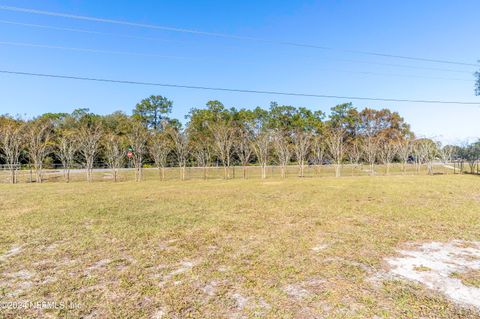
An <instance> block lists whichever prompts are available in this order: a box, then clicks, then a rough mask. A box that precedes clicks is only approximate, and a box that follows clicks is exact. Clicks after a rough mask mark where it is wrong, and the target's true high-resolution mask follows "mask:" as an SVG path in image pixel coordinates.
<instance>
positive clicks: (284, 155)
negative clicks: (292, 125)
mask: <svg viewBox="0 0 480 319" xmlns="http://www.w3.org/2000/svg"><path fill="white" fill-rule="evenodd" d="M273 146H274V150H275V154H276V155H277V158H278V163H279V164H280V167H281V175H282V178H286V177H287V166H288V164H289V163H290V158H291V155H292V152H291V144H290V142H289V140H288V137H287V136H286V134H285V132H284V131H282V130H277V131H275V132H274V133H273Z"/></svg>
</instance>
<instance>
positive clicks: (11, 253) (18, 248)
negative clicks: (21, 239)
mask: <svg viewBox="0 0 480 319" xmlns="http://www.w3.org/2000/svg"><path fill="white" fill-rule="evenodd" d="M22 250H23V246H13V247H12V248H10V250H9V251H7V252H6V253H5V254H3V255H1V256H0V261H5V260H7V259H8V258H10V257H13V256H15V255H18V254H20V253H21V252H22Z"/></svg>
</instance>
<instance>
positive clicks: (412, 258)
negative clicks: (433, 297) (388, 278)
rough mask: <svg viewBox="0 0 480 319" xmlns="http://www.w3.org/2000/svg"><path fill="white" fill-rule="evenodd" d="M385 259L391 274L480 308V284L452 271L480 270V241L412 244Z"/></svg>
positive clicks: (465, 304)
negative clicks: (456, 276) (478, 285)
mask: <svg viewBox="0 0 480 319" xmlns="http://www.w3.org/2000/svg"><path fill="white" fill-rule="evenodd" d="M410 247H411V248H409V249H403V250H400V251H399V254H400V256H398V257H391V258H388V259H386V261H387V263H388V265H389V266H390V272H391V274H393V275H395V276H398V277H402V278H404V279H408V280H412V281H415V282H419V283H421V284H423V285H425V286H426V287H428V288H429V289H432V290H435V291H438V292H440V293H442V294H444V295H445V296H447V297H448V298H450V299H451V300H453V301H454V302H456V303H458V304H461V305H464V306H471V307H475V308H477V309H478V310H480V288H477V287H473V286H467V285H465V284H464V283H463V282H462V280H460V279H458V278H455V276H452V274H455V273H464V272H468V271H472V270H480V242H466V241H460V240H454V241H451V242H448V243H440V242H430V243H424V244H420V245H410Z"/></svg>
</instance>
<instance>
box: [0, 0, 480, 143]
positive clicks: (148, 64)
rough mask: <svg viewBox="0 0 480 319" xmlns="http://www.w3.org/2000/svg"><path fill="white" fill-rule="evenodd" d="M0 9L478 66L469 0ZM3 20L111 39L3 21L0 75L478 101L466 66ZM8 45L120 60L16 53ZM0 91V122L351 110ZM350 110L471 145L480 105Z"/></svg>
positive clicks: (126, 91) (15, 15)
mask: <svg viewBox="0 0 480 319" xmlns="http://www.w3.org/2000/svg"><path fill="white" fill-rule="evenodd" d="M0 5H4V6H15V7H24V8H30V9H38V10H45V11H55V12H64V13H71V14H76V15H85V16H95V17H102V18H109V19H117V20H125V21H132V22H140V23H148V24H156V25H165V26H171V27H178V28H187V29H194V30H201V31H207V32H218V33H227V34H232V35H238V36H247V37H255V38H264V39H272V40H277V41H291V42H302V43H311V44H315V45H324V46H328V47H333V48H338V49H354V50H364V51H375V52H384V53H389V54H397V55H408V56H418V57H426V58H435V59H446V60H455V61H464V62H467V63H475V62H476V61H477V60H478V59H480V42H479V41H478V36H479V35H478V30H480V20H479V19H478V12H480V2H479V1H476V0H471V1H468V0H464V1H461V2H458V1H449V0H425V1H400V0H398V1H380V0H379V1H369V0H365V1H354V0H351V1H338V0H337V1H333V0H332V1H313V0H311V1H278V0H277V1H273V0H262V1H258V0H257V1H254V0H243V1H153V0H151V1H92V0H90V1H79V0H62V1H60V0H56V1H53V0H42V1H40V0H31V1H25V0H16V1H2V0H0ZM0 20H1V21H10V22H15V23H27V24H40V25H48V26H53V27H60V28H77V29H84V30H91V31H96V32H102V33H111V34H115V35H98V34H88V33H75V32H67V31H59V30H51V29H41V28H32V27H26V26H20V25H14V24H7V23H0V68H1V69H6V70H16V71H27V72H39V73H41V72H43V73H54V74H67V75H79V76H88V77H103V78H114V79H125V80H138V81H151V82H163V83H177V84H187V85H189V84H190V85H200V86H215V87H231V88H244V89H253V90H275V91H289V92H304V93H316V94H328V95H342V96H373V97H387V98H409V99H435V100H455V101H479V105H480V97H475V96H474V90H473V85H474V77H473V72H474V71H475V68H474V67H471V66H470V67H469V66H460V65H448V64H438V63H428V62H415V61H406V60H399V59H391V58H382V57H373V56H367V55H361V54H353V53H347V52H344V51H341V50H319V49H310V48H298V47H289V46H282V45H278V44H266V43H258V42H253V41H247V40H234V39H225V38H218V37H209V36H203V35H192V34H185V33H176V32H169V31H161V30H152V29H145V28H137V27H129V26H123V25H112V24H104V23H97V22H91V21H78V20H72V19H66V18H60V17H51V16H50V17H49V16H41V15H34V14H27V13H19V12H10V11H3V10H0ZM117 35H123V36H117ZM125 36H132V37H133V38H128V37H125ZM140 38H142V39H140ZM143 38H148V39H143ZM12 42H14V43H26V44H38V45H46V46H60V47H68V48H82V49H93V50H102V51H116V52H128V53H131V54H114V53H101V52H83V51H73V50H60V49H52V48H40V47H30V46H18V45H12V44H11V43H12ZM6 43H10V44H6ZM389 64H394V65H395V66H394V65H389ZM398 65H401V66H398ZM429 68H438V69H447V70H450V71H445V70H432V69H429ZM362 72H363V73H362ZM364 72H370V73H376V74H365V73H364ZM0 87H1V88H2V89H1V91H0V92H1V95H0V113H10V114H25V115H26V116H27V117H31V116H35V115H38V114H41V113H44V112H70V111H71V110H73V109H74V108H78V107H88V108H90V110H92V111H93V112H96V113H100V114H106V113H110V112H113V111H115V110H122V111H125V112H126V113H130V111H131V110H132V108H133V107H134V106H135V104H136V103H137V102H138V101H139V100H141V99H142V98H144V97H146V96H149V95H151V94H160V95H164V96H167V97H168V98H170V99H171V100H173V101H174V111H173V116H174V117H177V118H181V119H183V117H184V116H185V114H186V113H187V112H188V110H189V109H190V108H192V107H201V106H203V105H204V104H205V103H206V102H207V101H208V100H210V99H218V100H220V101H222V102H223V103H224V104H225V105H226V106H228V107H230V106H235V107H238V108H240V107H246V108H253V107H255V106H263V107H268V105H269V102H270V101H277V102H278V103H280V104H290V105H296V106H306V107H309V108H311V109H313V110H323V111H326V112H328V110H329V109H330V107H332V106H333V105H335V104H337V103H342V102H348V101H347V100H343V99H318V98H301V97H287V96H269V95H255V94H241V93H226V92H212V91H195V90H184V89H173V88H159V87H142V86H132V85H121V84H103V83H95V82H80V81H70V80H60V79H39V78H28V77H20V76H12V75H3V74H0ZM352 102H354V105H356V106H357V107H358V108H363V107H373V108H381V107H388V108H391V109H392V110H395V111H398V112H400V114H401V115H402V116H404V117H405V119H406V120H407V122H408V123H410V124H411V125H412V128H413V130H414V131H415V132H416V133H417V135H422V136H428V137H434V138H437V139H440V140H443V141H448V142H460V141H462V140H464V139H466V138H472V137H476V136H480V126H479V125H478V119H479V118H480V106H460V105H436V104H433V105H427V104H415V103H404V102H401V103H400V102H395V103H394V102H367V101H352Z"/></svg>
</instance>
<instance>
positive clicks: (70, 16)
mask: <svg viewBox="0 0 480 319" xmlns="http://www.w3.org/2000/svg"><path fill="white" fill-rule="evenodd" d="M0 10H6V11H14V12H22V13H30V14H37V15H46V16H54V17H61V18H68V19H76V20H84V21H93V22H101V23H110V24H117V25H126V26H132V27H139V28H148V29H157V30H163V31H171V32H180V33H190V34H196V35H204V36H213V37H220V38H228V39H236V40H249V41H257V42H264V43H270V44H280V45H288V46H295V47H305V48H312V49H321V50H335V51H343V52H349V53H356V54H364V55H370V56H377V57H384V58H396V59H404V60H411V61H422V62H432V63H444V64H455V65H464V66H475V67H478V66H480V64H478V63H467V62H460V61H452V60H443V59H431V58H423V57H414V56H405V55H396V54H388V53H381V52H373V51H362V50H351V49H337V48H332V47H327V46H320V45H315V44H308V43H299V42H290V41H280V40H270V39H263V38H256V37H248V36H238V35H232V34H227V33H217V32H206V31H201V30H194V29H184V28H175V27H168V26H162V25H155V24H147V23H138V22H129V21H123V20H114V19H105V18H98V17H92V16H82V15H75V14H67V13H61V12H52V11H44V10H36V9H30V8H20V7H14V6H0Z"/></svg>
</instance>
